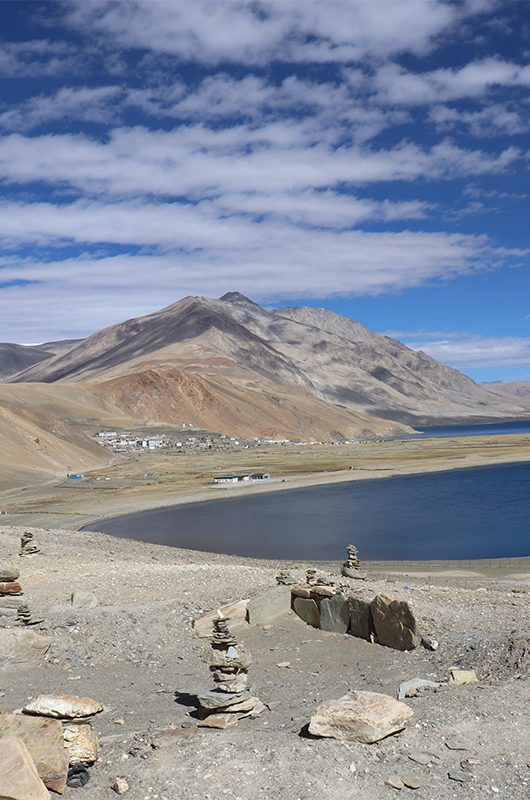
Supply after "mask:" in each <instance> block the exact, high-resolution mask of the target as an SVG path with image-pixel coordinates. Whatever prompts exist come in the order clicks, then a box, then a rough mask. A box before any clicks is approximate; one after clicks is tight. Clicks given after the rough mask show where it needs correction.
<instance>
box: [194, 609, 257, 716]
mask: <svg viewBox="0 0 530 800" xmlns="http://www.w3.org/2000/svg"><path fill="white" fill-rule="evenodd" d="M204 660H205V661H206V662H207V664H208V666H209V668H210V672H211V673H212V677H213V681H214V688H213V689H212V690H210V691H208V692H204V693H202V694H199V695H198V696H197V699H198V702H199V715H200V718H201V720H200V722H199V725H200V726H201V727H208V728H221V729H226V728H234V727H235V726H236V725H237V724H238V722H239V720H240V719H242V718H243V717H257V716H259V714H261V713H263V711H265V710H266V706H265V705H264V704H263V703H262V702H261V701H260V700H259V699H258V698H257V697H252V696H251V694H250V692H249V691H248V685H247V684H248V670H249V667H250V664H251V658H250V655H249V654H248V653H247V652H246V650H245V648H244V647H242V646H241V645H238V643H237V640H236V638H235V636H234V635H233V634H232V633H231V632H230V630H229V628H228V621H227V620H226V619H225V618H224V617H222V616H220V615H219V616H218V617H217V618H216V619H215V620H214V623H213V635H212V638H211V642H210V647H209V648H208V651H207V652H206V653H205V655H204Z"/></svg>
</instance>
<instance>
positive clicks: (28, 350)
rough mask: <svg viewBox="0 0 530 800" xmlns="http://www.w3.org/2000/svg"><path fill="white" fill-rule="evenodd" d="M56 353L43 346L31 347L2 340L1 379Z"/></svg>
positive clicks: (0, 351) (0, 345)
mask: <svg viewBox="0 0 530 800" xmlns="http://www.w3.org/2000/svg"><path fill="white" fill-rule="evenodd" d="M52 355H54V353H53V352H52V351H51V350H47V349H46V347H45V346H44V345H42V346H41V347H29V346H26V345H23V344H9V343H8V342H0V380H5V379H6V378H9V377H10V376H11V375H15V374H16V373H17V372H22V371H23V370H25V369H27V368H28V367H31V366H33V365H34V364H38V363H39V361H45V360H46V359H47V358H50V357H51V356H52Z"/></svg>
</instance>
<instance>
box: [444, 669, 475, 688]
mask: <svg viewBox="0 0 530 800" xmlns="http://www.w3.org/2000/svg"><path fill="white" fill-rule="evenodd" d="M448 674H449V680H448V683H450V684H451V685H452V686H467V685H468V684H470V683H478V678H477V674H476V672H475V670H474V669H457V668H456V667H451V668H450V669H449V670H448Z"/></svg>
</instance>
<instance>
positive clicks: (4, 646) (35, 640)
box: [0, 628, 52, 666]
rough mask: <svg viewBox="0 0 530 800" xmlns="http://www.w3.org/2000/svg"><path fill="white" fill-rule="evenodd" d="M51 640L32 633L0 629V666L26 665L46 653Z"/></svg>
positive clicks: (48, 637)
mask: <svg viewBox="0 0 530 800" xmlns="http://www.w3.org/2000/svg"><path fill="white" fill-rule="evenodd" d="M51 643H52V639H51V637H50V636H43V635H41V634H38V633H35V632H34V631H27V630H16V629H12V628H0V666H2V665H7V664H27V663H31V662H33V661H37V660H38V659H40V658H42V656H43V655H44V654H45V653H47V652H48V650H49V649H50V645H51Z"/></svg>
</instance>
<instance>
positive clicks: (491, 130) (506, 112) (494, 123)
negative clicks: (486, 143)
mask: <svg viewBox="0 0 530 800" xmlns="http://www.w3.org/2000/svg"><path fill="white" fill-rule="evenodd" d="M429 120H430V121H431V122H433V123H434V124H435V125H436V127H437V128H438V129H439V130H442V131H448V130H452V129H455V128H459V127H461V128H464V129H467V130H468V131H469V132H470V133H471V134H472V135H473V136H476V137H478V138H488V137H490V136H499V135H508V136H514V135H517V134H521V133H525V132H527V131H528V128H529V123H528V120H527V119H526V118H525V117H523V115H522V114H521V113H520V111H519V110H516V109H512V108H509V107H508V106H507V105H505V104H502V103H492V104H491V105H488V106H485V107H484V108H481V109H480V110H478V111H464V110H463V109H457V108H452V107H451V106H445V105H441V106H434V107H433V108H431V109H430V111H429Z"/></svg>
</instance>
